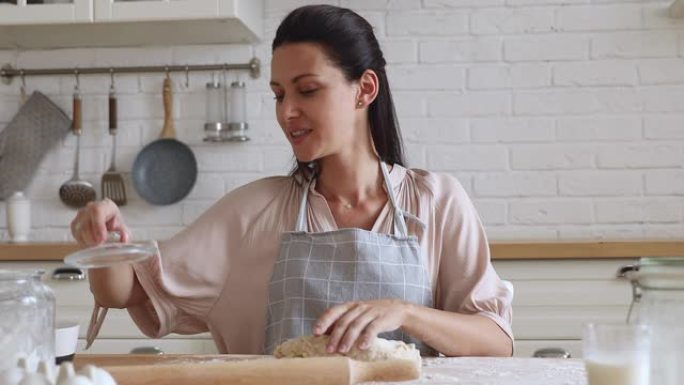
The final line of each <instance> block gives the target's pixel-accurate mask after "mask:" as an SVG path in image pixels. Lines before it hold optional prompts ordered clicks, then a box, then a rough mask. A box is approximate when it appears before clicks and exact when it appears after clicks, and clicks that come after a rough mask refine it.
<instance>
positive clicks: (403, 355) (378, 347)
mask: <svg viewBox="0 0 684 385" xmlns="http://www.w3.org/2000/svg"><path fill="white" fill-rule="evenodd" d="M328 339H329V336H327V335H322V336H303V337H299V338H294V339H291V340H287V341H285V342H283V343H282V344H280V345H278V346H277V347H276V348H275V350H274V351H273V355H274V356H275V357H276V358H291V357H323V356H347V357H349V358H352V359H354V360H358V361H383V360H389V359H406V360H414V361H420V351H418V349H416V346H415V345H414V344H406V343H405V342H404V341H395V340H386V339H384V338H376V339H375V341H373V343H371V346H370V347H369V348H368V349H366V350H361V349H359V348H358V347H356V346H354V347H352V348H351V349H350V350H349V352H347V353H328V352H326V351H325V346H326V344H327V343H328Z"/></svg>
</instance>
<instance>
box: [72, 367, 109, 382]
mask: <svg viewBox="0 0 684 385" xmlns="http://www.w3.org/2000/svg"><path fill="white" fill-rule="evenodd" d="M78 373H79V374H81V375H84V376H86V377H88V378H89V379H90V381H92V382H93V384H95V385H116V381H114V378H112V376H111V374H109V373H108V372H107V371H106V370H104V369H100V368H98V367H96V366H93V365H86V366H84V367H83V369H81V370H79V371H78Z"/></svg>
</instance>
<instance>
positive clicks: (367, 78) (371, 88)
mask: <svg viewBox="0 0 684 385" xmlns="http://www.w3.org/2000/svg"><path fill="white" fill-rule="evenodd" d="M379 88H380V81H379V79H378V75H377V74H376V73H375V71H373V70H366V71H364V72H363V74H362V75H361V78H359V94H358V96H357V97H356V108H365V107H367V106H369V105H370V104H371V103H373V101H374V100H375V98H376V97H377V96H378V91H379Z"/></svg>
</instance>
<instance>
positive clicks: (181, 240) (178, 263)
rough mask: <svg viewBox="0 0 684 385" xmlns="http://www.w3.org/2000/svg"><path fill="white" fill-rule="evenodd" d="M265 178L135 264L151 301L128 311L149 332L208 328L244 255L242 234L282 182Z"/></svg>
mask: <svg viewBox="0 0 684 385" xmlns="http://www.w3.org/2000/svg"><path fill="white" fill-rule="evenodd" d="M275 182H277V181H274V180H268V178H266V179H265V180H260V181H256V182H253V183H250V184H248V185H245V186H243V187H240V188H238V189H236V190H234V191H232V192H231V193H229V194H227V195H225V196H224V197H223V198H222V199H221V200H219V201H218V202H217V203H216V204H214V205H213V206H212V207H210V208H209V209H208V210H207V211H206V212H205V213H204V214H202V215H201V216H200V217H199V218H198V219H197V220H196V221H195V222H193V223H192V224H191V225H189V226H188V227H186V228H185V229H184V230H183V231H181V232H180V233H178V234H177V235H175V236H174V237H173V238H171V239H169V240H168V241H164V242H159V243H158V247H159V253H158V254H157V255H156V256H154V257H153V258H150V259H148V260H146V261H144V262H142V263H138V264H136V265H134V267H133V268H134V270H135V274H136V277H137V278H138V281H139V282H140V285H141V286H142V288H143V290H144V291H145V293H146V294H147V297H148V299H149V300H148V301H146V302H145V303H143V304H141V305H138V306H135V307H129V308H128V312H129V314H130V315H131V318H133V321H134V322H135V323H136V325H137V326H138V328H140V330H141V331H142V332H143V333H144V334H145V335H147V336H149V337H153V338H159V337H162V336H164V335H167V334H169V333H179V334H195V333H201V332H205V331H208V326H207V319H208V315H209V313H210V312H211V310H212V309H213V306H214V304H215V303H216V302H217V300H218V298H219V296H220V294H221V292H222V291H223V288H224V285H225V281H226V277H227V275H228V273H229V270H230V268H231V261H234V260H235V259H236V258H237V256H238V255H240V249H241V247H242V245H243V243H244V242H245V240H244V239H243V236H244V234H245V233H246V231H247V229H248V228H249V226H250V223H251V222H250V221H252V220H253V218H254V217H255V215H256V213H258V212H259V210H262V209H263V207H262V206H261V204H262V203H264V202H265V201H266V200H267V199H272V198H273V196H274V192H275V191H276V189H275V188H274V187H278V186H279V185H282V183H280V184H278V183H275Z"/></svg>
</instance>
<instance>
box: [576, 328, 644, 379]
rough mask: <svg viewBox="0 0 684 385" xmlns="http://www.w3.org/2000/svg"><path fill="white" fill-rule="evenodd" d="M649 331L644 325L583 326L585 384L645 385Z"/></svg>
mask: <svg viewBox="0 0 684 385" xmlns="http://www.w3.org/2000/svg"><path fill="white" fill-rule="evenodd" d="M650 344H651V331H650V329H649V327H648V326H646V325H630V324H597V323H590V324H586V325H585V326H584V335H583V348H584V364H585V368H586V371H587V382H588V384H589V385H649V384H648V383H649V381H648V380H649V367H650V361H649V357H650Z"/></svg>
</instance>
